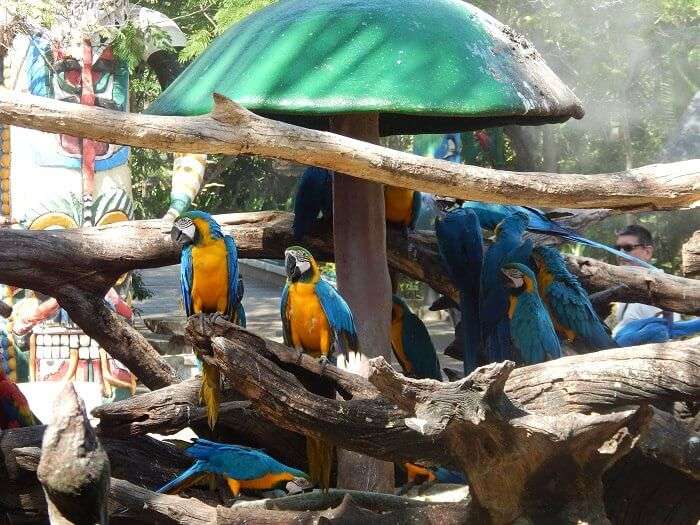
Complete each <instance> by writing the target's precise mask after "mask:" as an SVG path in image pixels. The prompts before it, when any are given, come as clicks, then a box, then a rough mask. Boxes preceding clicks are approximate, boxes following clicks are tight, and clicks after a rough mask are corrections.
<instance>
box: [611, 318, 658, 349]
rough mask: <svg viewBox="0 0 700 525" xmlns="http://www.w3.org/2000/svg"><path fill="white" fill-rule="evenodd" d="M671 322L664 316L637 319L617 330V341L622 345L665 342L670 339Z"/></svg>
mask: <svg viewBox="0 0 700 525" xmlns="http://www.w3.org/2000/svg"><path fill="white" fill-rule="evenodd" d="M670 324H671V323H670V322H669V321H668V320H666V319H664V318H663V317H646V318H644V319H635V320H634V321H630V322H629V323H627V324H625V325H624V326H623V327H622V328H620V329H619V330H618V331H617V333H616V334H615V341H617V344H618V345H620V346H637V345H644V344H650V343H665V342H666V341H668V340H669V339H670V330H671V327H670Z"/></svg>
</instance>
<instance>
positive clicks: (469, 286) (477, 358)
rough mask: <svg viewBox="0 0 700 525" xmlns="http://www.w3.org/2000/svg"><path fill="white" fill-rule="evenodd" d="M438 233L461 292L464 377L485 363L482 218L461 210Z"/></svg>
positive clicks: (444, 221) (447, 218) (437, 228)
mask: <svg viewBox="0 0 700 525" xmlns="http://www.w3.org/2000/svg"><path fill="white" fill-rule="evenodd" d="M435 234H436V236H437V240H438V248H439V250H440V256H441V257H442V260H443V262H444V264H445V267H446V268H447V271H448V273H449V275H450V277H451V279H452V281H453V283H454V285H455V286H456V287H457V289H458V290H459V297H460V310H461V312H462V322H461V326H460V327H459V330H460V331H461V334H456V335H461V336H462V341H463V348H462V355H463V360H464V374H465V375H466V374H469V373H471V372H472V371H473V370H474V369H475V368H476V367H477V366H479V364H481V361H482V359H483V358H482V345H481V321H480V314H479V290H480V279H481V267H482V263H483V238H482V236H481V225H480V224H479V218H478V217H477V215H476V213H474V212H473V211H472V210H468V209H462V208H457V209H455V210H452V211H450V212H449V213H448V214H447V215H446V216H445V218H444V219H442V220H440V221H437V223H436V225H435Z"/></svg>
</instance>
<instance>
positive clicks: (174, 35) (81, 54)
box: [0, 0, 206, 400]
mask: <svg viewBox="0 0 700 525" xmlns="http://www.w3.org/2000/svg"><path fill="white" fill-rule="evenodd" d="M60 6H62V7H64V8H65V7H66V4H60ZM60 15H61V12H60V10H59V15H58V16H55V17H54V18H53V20H52V22H51V23H50V24H47V22H46V21H43V22H39V21H38V20H40V18H39V17H36V20H37V21H36V22H34V21H32V20H31V19H29V20H28V19H27V18H26V17H24V18H23V19H22V20H21V22H19V23H18V21H19V20H20V15H18V13H16V12H15V13H13V12H12V11H11V10H10V9H4V10H2V9H0V29H2V27H3V26H5V27H6V28H7V27H10V26H12V25H13V24H14V26H15V28H16V27H19V28H20V29H19V30H16V29H15V30H14V31H13V32H12V33H13V34H12V35H11V37H10V39H9V43H8V45H7V47H6V49H5V50H4V53H3V52H0V61H1V63H2V68H1V69H0V82H1V83H2V85H3V86H4V87H5V88H7V89H11V90H17V91H21V92H26V93H30V94H33V95H39V96H43V97H48V98H54V99H56V100H61V101H67V102H73V103H76V104H84V105H90V106H100V107H103V108H109V109H115V110H121V111H128V110H129V100H128V97H129V69H128V67H127V65H126V63H125V62H124V61H123V60H120V59H118V58H117V57H116V56H115V54H114V52H113V48H112V45H111V43H110V41H109V39H108V38H106V37H105V36H104V35H105V31H104V30H103V29H104V28H111V29H112V31H113V30H114V28H115V27H116V28H119V27H120V26H123V25H124V24H127V23H129V24H131V25H132V26H133V27H135V28H137V30H139V32H140V34H142V35H143V43H144V46H143V48H144V54H143V57H142V58H143V60H145V61H147V63H148V64H149V66H150V67H151V68H152V69H153V70H154V71H155V73H156V75H157V77H158V80H159V81H160V83H161V85H162V87H165V85H167V84H168V83H169V82H170V81H172V80H173V78H174V76H175V75H176V74H177V72H178V67H177V61H176V56H175V54H174V53H173V51H172V48H177V47H182V46H183V45H184V44H185V36H184V34H183V33H182V32H181V31H180V29H179V28H178V27H177V25H176V24H175V23H174V22H173V21H172V20H170V19H168V18H167V17H165V16H164V15H162V14H161V13H158V12H156V11H153V10H151V9H147V8H144V7H140V6H132V5H130V4H128V3H126V2H122V1H119V0H117V1H116V2H115V1H108V2H99V1H98V2H80V1H79V0H73V1H71V2H70V3H69V4H68V7H67V10H66V11H64V12H63V15H64V16H60ZM42 24H43V26H47V25H48V26H49V27H43V26H42ZM149 34H157V35H158V38H153V39H150V38H149ZM5 35H7V31H6V32H5ZM168 40H169V44H170V45H169V46H168V45H167V41H168ZM154 42H164V43H165V45H161V46H158V45H157V43H154ZM160 47H165V48H167V49H160ZM0 148H1V157H0V162H1V165H0V206H1V208H0V212H1V217H0V220H2V222H3V223H4V224H5V226H8V225H9V226H10V227H13V228H26V229H32V230H46V229H64V228H86V227H91V226H99V225H105V224H110V223H115V222H119V221H125V220H130V219H132V218H133V209H134V203H133V200H132V199H133V197H132V186H131V173H130V169H129V155H130V148H129V147H126V146H120V145H115V144H105V143H102V142H98V141H95V140H91V139H80V138H77V137H72V136H68V135H54V134H50V133H43V132H40V131H35V130H30V129H24V128H18V127H14V126H5V127H3V126H0ZM205 161H206V158H205V156H204V155H181V156H176V158H175V163H174V168H173V174H172V193H171V204H170V209H169V210H168V213H167V214H166V216H165V217H164V219H163V220H164V221H170V222H172V220H173V219H174V218H175V217H176V216H177V215H179V214H180V212H182V211H184V210H185V209H186V208H187V207H188V206H189V205H190V204H191V202H192V199H193V198H194V197H195V195H196V193H197V192H198V190H199V187H200V185H201V182H202V177H203V174H204V166H205ZM130 288H131V279H130V277H129V276H128V275H124V276H122V277H121V278H120V279H119V280H118V281H117V283H115V285H114V288H113V289H111V290H110V291H109V292H108V293H107V295H106V296H105V300H106V302H107V303H108V304H109V305H110V306H111V307H112V308H113V309H114V310H115V311H116V312H117V313H118V314H120V315H121V316H123V317H125V318H126V319H128V320H130V319H131V317H132V311H131V308H130V303H131V297H130ZM0 295H1V296H3V299H4V300H5V301H6V302H7V303H8V304H11V305H13V307H14V311H13V316H12V318H11V319H10V320H9V321H4V325H2V326H0V330H2V332H3V333H2V335H1V336H0V344H1V345H2V350H3V352H2V366H3V367H4V368H5V371H6V372H7V373H8V374H9V375H10V377H12V378H13V379H15V380H16V381H27V380H30V381H56V380H76V381H88V382H96V383H101V384H102V395H103V398H105V399H106V400H114V399H119V398H122V397H125V396H126V395H129V394H130V393H133V390H134V388H135V378H134V377H133V375H132V374H131V373H130V372H129V371H128V370H127V369H126V368H125V367H124V366H123V365H122V364H121V363H119V362H117V361H116V360H114V359H112V358H110V357H109V356H108V355H107V354H106V352H105V351H104V350H103V349H101V348H100V347H99V345H98V344H97V342H96V341H93V340H91V339H90V338H89V337H88V336H87V335H85V334H84V333H83V332H82V331H81V330H80V329H79V327H77V326H76V325H75V324H74V323H72V322H71V320H70V319H69V318H68V316H67V315H66V313H65V311H63V310H62V309H61V308H60V306H59V305H58V303H57V302H56V300H55V299H52V298H47V297H40V296H39V295H38V294H36V293H34V292H32V291H30V290H18V289H12V288H10V287H6V286H2V290H0Z"/></svg>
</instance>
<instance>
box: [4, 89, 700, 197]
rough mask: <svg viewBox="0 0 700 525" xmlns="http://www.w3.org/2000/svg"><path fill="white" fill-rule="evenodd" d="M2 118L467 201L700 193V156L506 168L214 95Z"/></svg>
mask: <svg viewBox="0 0 700 525" xmlns="http://www.w3.org/2000/svg"><path fill="white" fill-rule="evenodd" d="M0 122H2V123H3V124H12V125H16V126H24V127H31V128H34V129H40V130H42V131H48V132H52V133H67V134H69V135H75V136H77V137H89V138H92V139H95V140H100V141H103V142H107V143H110V144H126V145H131V146H138V147H145V148H154V149H159V150H164V151H176V152H183V153H223V154H227V155H238V154H252V155H262V156H265V157H274V158H280V159H286V160H292V161H295V162H299V163H301V164H313V165H316V166H320V167H323V168H327V169H329V170H332V171H338V172H341V173H347V174H349V175H353V176H354V177H358V178H362V179H366V180H371V181H374V182H379V183H382V184H391V185H393V186H401V187H406V188H412V189H416V190H420V191H424V192H428V193H436V194H440V195H450V196H452V197H459V198H463V199H475V200H484V201H489V202H500V203H509V204H529V205H532V206H543V207H557V206H561V207H569V208H600V207H605V208H624V209H627V210H631V209H660V208H679V207H683V206H689V205H692V204H693V203H694V202H696V201H697V200H698V199H700V185H699V184H698V181H699V177H700V168H699V165H700V161H698V160H689V161H684V162H677V163H673V164H656V165H653V166H644V167H641V168H635V169H632V170H629V171H626V172H620V173H610V174H597V175H582V174H560V173H535V172H529V173H527V172H522V173H519V172H508V171H497V170H491V169H487V168H480V167H477V166H469V165H466V164H458V163H453V162H447V161H441V160H437V159H429V158H424V157H418V156H416V155H411V154H409V153H404V152H400V151H395V150H390V149H388V148H383V147H381V146H378V145H373V144H369V143H366V142H363V141H359V140H354V139H351V138H348V137H343V136H341V135H336V134H333V133H328V132H322V131H314V130H310V129H306V128H301V127H298V126H293V125H289V124H284V123H281V122H277V121H274V120H270V119H266V118H264V117H260V116H258V115H256V114H254V113H251V112H250V111H248V110H246V109H244V108H242V107H241V106H239V105H237V104H235V103H234V102H232V101H230V100H228V99H226V98H225V97H222V96H220V95H216V94H215V95H214V110H213V112H212V113H211V114H210V115H205V116H201V117H157V116H149V115H142V114H134V113H124V112H119V111H111V110H107V109H101V108H97V107H92V106H86V107H81V108H75V107H73V106H71V105H70V104H69V103H66V102H57V101H55V100H50V101H49V100H47V99H45V98H43V97H36V96H32V95H24V94H18V93H13V92H10V91H8V90H2V91H0Z"/></svg>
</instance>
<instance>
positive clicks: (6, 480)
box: [0, 426, 192, 516]
mask: <svg viewBox="0 0 700 525" xmlns="http://www.w3.org/2000/svg"><path fill="white" fill-rule="evenodd" d="M45 429H46V427H45V426H35V427H26V428H18V429H11V430H4V431H0V487H2V488H1V489H0V511H4V512H7V513H10V514H17V515H23V516H27V515H32V514H34V515H42V514H45V513H46V500H45V498H44V495H43V493H42V489H41V485H40V484H39V481H38V480H37V477H36V475H35V474H34V473H33V472H28V471H27V468H28V467H27V464H28V463H29V464H32V465H34V466H36V465H37V464H38V455H37V456H36V458H35V459H31V457H30V458H29V459H28V458H27V454H26V453H25V452H24V450H25V449H26V448H27V447H30V448H32V447H33V448H36V449H37V450H38V448H39V447H40V446H41V442H42V438H43V436H44V432H45ZM100 441H101V443H102V446H103V447H104V449H105V451H106V452H107V456H108V457H109V460H110V464H111V474H112V476H114V477H115V478H120V479H124V480H128V481H130V482H132V483H134V484H136V485H140V486H145V487H148V488H151V489H154V490H155V489H157V488H158V487H160V486H162V485H164V484H165V483H166V482H167V481H169V480H170V479H172V478H173V477H175V476H176V475H177V474H178V473H180V472H181V471H183V470H184V469H186V468H187V467H189V466H190V465H191V464H192V460H191V459H190V458H188V457H187V456H185V454H184V453H183V452H182V451H180V450H178V449H177V448H176V447H174V446H172V445H168V444H166V443H161V442H160V441H157V440H155V439H153V438H150V437H147V436H132V437H129V438H126V439H120V438H112V437H101V438H100ZM15 449H17V450H15ZM32 457H34V456H32ZM30 470H31V469H30ZM34 470H35V467H34Z"/></svg>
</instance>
